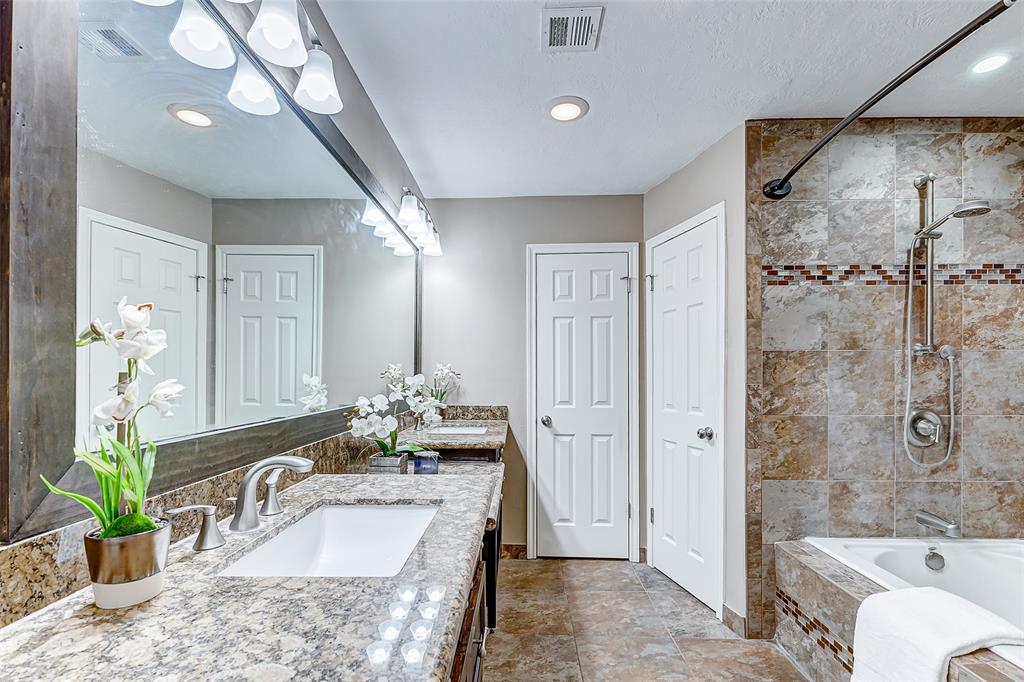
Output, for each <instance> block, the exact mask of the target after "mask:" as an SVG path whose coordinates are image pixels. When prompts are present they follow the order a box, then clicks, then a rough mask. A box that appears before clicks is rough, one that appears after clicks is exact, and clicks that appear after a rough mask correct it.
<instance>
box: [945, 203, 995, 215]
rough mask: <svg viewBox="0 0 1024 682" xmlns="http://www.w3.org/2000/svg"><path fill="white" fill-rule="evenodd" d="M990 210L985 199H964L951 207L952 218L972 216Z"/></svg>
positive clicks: (983, 213)
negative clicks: (954, 206)
mask: <svg viewBox="0 0 1024 682" xmlns="http://www.w3.org/2000/svg"><path fill="white" fill-rule="evenodd" d="M991 210H992V207H991V206H990V205H989V203H988V202H987V201H980V200H979V201H965V202H964V203H962V204H960V205H959V206H957V207H956V208H954V209H953V217H954V218H974V217H976V216H980V215H985V214H986V213H988V212H989V211H991Z"/></svg>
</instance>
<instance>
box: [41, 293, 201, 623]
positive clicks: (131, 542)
mask: <svg viewBox="0 0 1024 682" xmlns="http://www.w3.org/2000/svg"><path fill="white" fill-rule="evenodd" d="M152 310H153V306H152V304H148V303H146V304H142V305H137V306H136V305H130V304H129V303H128V302H127V299H126V298H122V299H121V301H120V303H118V305H117V312H118V316H119V317H120V318H121V328H119V329H116V330H112V329H111V326H112V325H110V324H103V323H102V322H101V321H100V320H96V321H94V322H93V323H92V324H90V325H89V326H88V327H87V328H86V329H85V330H84V331H83V332H82V333H81V334H79V336H78V339H77V340H76V341H75V345H76V346H78V347H80V348H81V347H88V346H91V345H92V344H94V343H103V344H104V345H106V346H108V347H110V348H111V349H113V350H114V351H115V352H116V353H117V355H118V358H119V361H120V364H121V366H120V371H119V372H118V375H117V384H116V385H115V386H114V387H113V388H112V390H113V391H114V392H115V395H114V396H113V397H111V398H110V399H108V400H105V401H104V402H102V403H100V404H99V405H97V406H96V407H95V408H94V409H93V411H92V423H93V424H94V425H95V426H96V428H97V432H98V434H99V444H98V447H97V448H96V449H95V450H91V449H90V448H88V447H84V448H83V449H81V450H75V458H76V459H77V460H78V461H80V462H84V463H85V464H86V465H87V466H88V467H89V468H90V469H92V472H93V475H94V476H95V477H96V483H97V484H98V486H99V500H98V501H97V500H93V499H91V498H89V497H87V496H85V495H80V494H78V493H74V492H70V491H67V490H61V489H59V488H57V487H56V486H55V485H53V484H52V483H50V482H49V481H48V480H46V478H45V477H42V476H41V477H40V478H42V479H43V483H44V484H46V487H47V488H49V489H50V491H51V492H53V493H56V494H58V495H64V496H65V497H69V498H71V499H73V500H75V501H76V502H78V503H80V504H81V505H82V506H84V507H85V508H86V509H88V510H89V511H90V512H91V513H92V515H93V516H94V517H95V518H96V521H97V523H98V524H99V527H98V528H94V529H92V530H90V531H88V532H87V533H86V534H85V555H86V560H87V563H88V565H89V578H90V580H91V581H92V589H93V596H94V597H95V599H96V606H98V607H99V608H101V609H116V608H122V607H125V606H132V605H134V604H139V603H142V602H144V601H146V600H148V599H151V598H153V597H155V596H156V595H157V594H159V593H160V590H161V589H163V570H164V565H165V564H166V561H167V548H168V546H169V545H170V539H171V524H170V521H168V520H167V519H163V518H154V517H151V516H148V515H147V514H146V513H145V508H146V496H147V493H148V491H149V484H150V481H151V480H152V479H153V468H154V467H155V465H156V445H154V444H153V441H152V440H146V441H145V442H144V441H143V439H142V437H141V435H140V434H139V425H138V419H139V414H140V413H141V412H142V411H143V410H145V409H146V408H152V409H153V410H154V411H156V412H157V413H158V414H159V415H160V416H161V417H169V416H171V415H172V414H173V413H172V412H171V408H172V407H174V404H175V401H177V399H178V398H180V397H181V393H182V391H184V387H183V386H182V385H181V384H179V383H178V382H177V380H175V379H167V380H164V381H161V382H159V383H158V384H156V385H155V386H154V387H153V389H152V390H151V391H150V393H149V398H148V399H147V400H146V401H145V402H142V401H140V399H139V396H140V395H141V383H142V375H143V374H153V371H152V370H151V369H150V368H149V365H148V364H147V363H146V361H147V360H150V359H152V358H153V356H155V355H157V354H158V353H160V352H161V351H162V350H164V349H165V348H166V347H167V335H166V333H165V332H164V331H163V330H162V329H150V328H149V323H150V314H151V312H152ZM111 431H113V433H114V435H113V436H111Z"/></svg>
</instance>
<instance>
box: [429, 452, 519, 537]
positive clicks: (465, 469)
mask: <svg viewBox="0 0 1024 682" xmlns="http://www.w3.org/2000/svg"><path fill="white" fill-rule="evenodd" d="M437 473H439V474H442V475H446V476H451V475H455V476H490V477H491V480H490V486H491V505H490V508H489V509H488V510H487V530H493V529H495V528H497V527H498V512H499V510H500V508H501V484H502V483H503V482H504V480H505V463H504V462H483V461H472V460H460V461H458V462H445V461H444V460H441V461H440V462H438V463H437Z"/></svg>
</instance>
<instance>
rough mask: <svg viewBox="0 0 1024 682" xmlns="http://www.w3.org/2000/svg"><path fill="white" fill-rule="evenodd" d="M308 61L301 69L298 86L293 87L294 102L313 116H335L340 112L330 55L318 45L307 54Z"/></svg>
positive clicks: (341, 105)
mask: <svg viewBox="0 0 1024 682" xmlns="http://www.w3.org/2000/svg"><path fill="white" fill-rule="evenodd" d="M307 54H308V59H307V61H306V64H305V66H303V67H302V75H301V76H299V84H298V85H297V86H296V87H295V101H296V102H298V103H299V105H300V106H301V107H302V108H303V109H306V110H307V111H312V112H313V113H314V114H327V115H330V114H336V113H338V112H339V111H341V110H342V107H344V105H343V104H342V103H341V95H340V94H338V83H337V81H335V80H334V63H333V62H332V61H331V55H329V54H327V53H326V52H324V50H323V48H322V47H320V46H319V45H313V48H312V49H311V50H310V51H309V52H308V53H307Z"/></svg>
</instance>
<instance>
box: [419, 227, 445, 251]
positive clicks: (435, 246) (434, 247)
mask: <svg viewBox="0 0 1024 682" xmlns="http://www.w3.org/2000/svg"><path fill="white" fill-rule="evenodd" d="M431 236H432V237H433V239H431V240H430V244H428V245H427V246H425V247H424V248H423V255H424V256H443V255H444V254H443V253H442V252H441V235H439V234H438V233H437V230H434V232H433V234H431Z"/></svg>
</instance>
